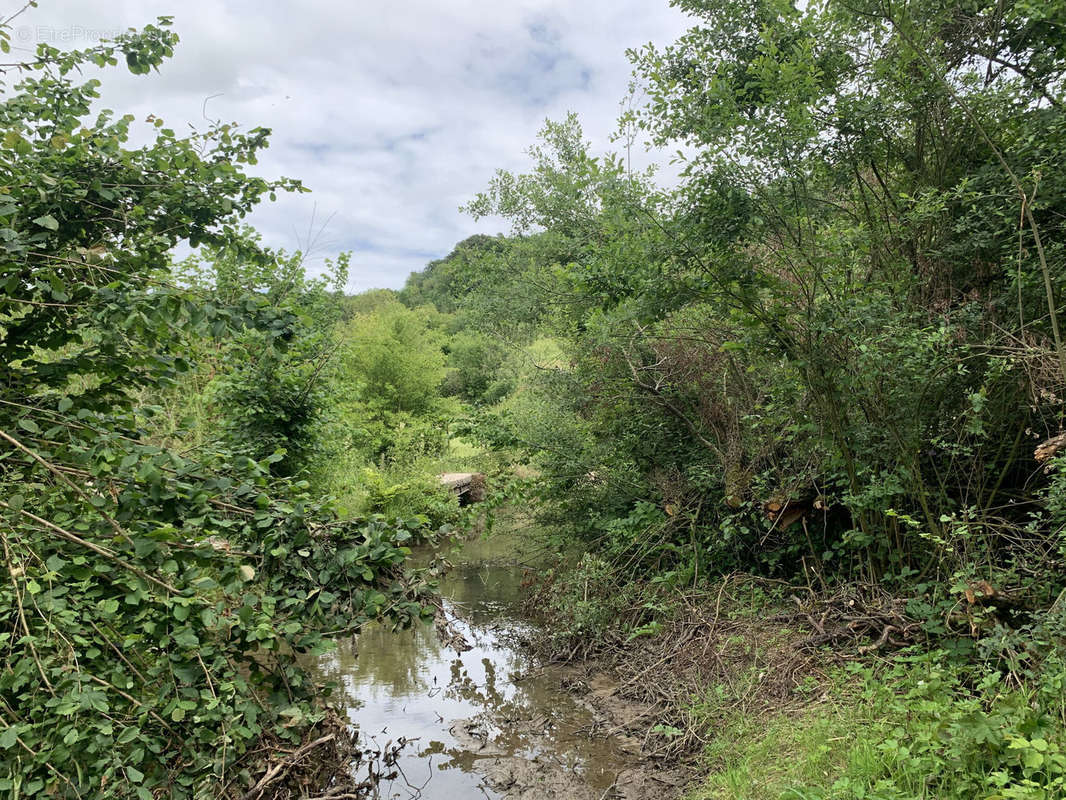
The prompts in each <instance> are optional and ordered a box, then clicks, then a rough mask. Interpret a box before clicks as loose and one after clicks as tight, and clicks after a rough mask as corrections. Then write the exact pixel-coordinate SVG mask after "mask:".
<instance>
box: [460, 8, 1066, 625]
mask: <svg viewBox="0 0 1066 800" xmlns="http://www.w3.org/2000/svg"><path fill="white" fill-rule="evenodd" d="M678 5H679V6H680V7H681V8H682V9H683V10H684V11H686V12H688V13H690V14H692V15H694V16H695V17H696V22H697V24H696V25H695V26H694V27H693V28H692V29H691V30H690V31H688V32H687V33H686V34H684V35H683V36H682V37H681V38H680V39H679V40H678V41H677V42H676V43H675V44H673V45H671V46H668V47H666V48H661V49H660V48H655V47H651V46H649V47H647V48H643V49H641V50H637V51H633V52H631V54H630V56H631V59H632V61H633V64H634V66H635V70H636V74H635V82H636V87H637V89H638V91H642V92H643V93H644V94H645V95H646V97H647V102H646V103H644V104H643V105H635V106H633V108H632V110H631V111H629V112H628V113H627V114H626V115H625V116H624V118H623V120H622V125H623V133H624V131H625V130H628V131H630V132H632V131H634V130H635V131H638V132H643V134H644V135H646V136H647V137H648V139H649V140H650V142H651V143H652V144H655V145H658V146H673V145H678V146H683V147H684V151H683V152H682V153H680V154H679V156H678V158H679V160H680V161H681V163H682V167H683V169H682V177H681V182H680V185H679V186H678V187H677V189H676V190H674V191H672V192H662V191H659V190H656V189H655V188H654V186H653V185H652V184H651V180H650V176H648V175H642V174H634V173H632V172H631V171H630V170H629V169H628V168H627V167H626V166H625V164H624V163H623V161H622V159H619V158H617V157H614V156H592V155H590V154H589V152H588V147H587V144H586V143H584V141H583V139H582V135H581V130H580V126H579V125H578V123H577V120H576V118H574V117H573V116H571V117H569V118H568V119H566V120H565V121H562V122H558V123H549V124H548V125H547V126H546V127H545V129H544V131H543V132H542V135H541V143H540V144H539V145H537V146H536V147H534V148H533V149H532V150H531V151H530V155H531V162H532V163H531V169H530V171H529V172H528V173H526V174H523V175H513V174H510V173H506V172H501V173H498V174H497V176H496V177H495V178H494V179H493V181H492V182H491V184H490V186H489V188H488V190H487V191H486V192H485V193H484V194H482V195H479V196H478V197H477V198H476V199H475V200H474V201H473V202H472V203H471V204H470V205H469V207H468V209H469V210H470V211H471V212H472V213H473V214H474V215H475V216H487V215H491V214H500V215H503V216H505V217H506V218H508V219H509V220H510V221H511V222H512V224H513V227H514V235H512V236H511V237H510V238H508V239H506V240H503V241H501V242H500V243H499V244H498V245H497V247H499V248H500V252H502V253H504V254H507V253H508V247H509V248H511V249H512V251H513V252H519V251H521V252H523V253H528V254H530V255H529V257H528V258H527V260H526V261H525V268H524V269H520V270H514V271H513V272H512V277H511V278H510V279H509V280H506V281H503V282H502V283H503V284H504V285H503V287H502V288H500V289H499V290H498V291H497V289H496V288H495V287H483V286H480V285H479V284H477V282H476V281H475V280H472V279H469V280H465V283H464V279H463V278H461V277H455V278H454V280H455V281H456V282H458V283H462V284H463V285H464V286H471V287H474V288H472V289H471V290H469V291H468V293H467V294H466V296H465V298H464V299H462V301H461V302H459V305H458V306H457V307H458V308H459V310H460V312H462V313H471V314H474V315H476V316H477V318H478V319H487V320H488V322H487V323H485V324H486V327H489V328H492V329H493V330H510V331H511V332H512V335H511V337H510V342H511V344H512V346H517V347H519V348H525V347H528V346H529V344H530V343H531V342H532V341H534V340H535V339H536V338H537V335H538V334H540V335H543V334H545V333H550V335H551V336H552V337H553V338H555V339H556V340H558V341H560V342H561V345H562V348H563V349H564V351H565V353H566V356H567V358H566V360H565V362H563V363H561V364H559V365H557V366H556V368H554V369H550V370H542V371H539V373H538V374H536V375H534V376H532V377H531V378H529V379H528V380H526V381H525V382H524V385H521V386H520V387H519V389H518V390H517V391H516V393H515V400H514V403H513V405H515V407H516V408H517V407H518V406H519V405H521V406H522V411H521V412H519V413H515V414H513V415H508V414H507V413H506V409H507V408H508V407H509V405H511V404H512V403H511V401H506V402H504V403H503V404H502V408H503V409H504V411H503V413H494V414H492V415H491V416H485V417H483V420H484V425H483V426H482V431H483V434H484V436H485V437H486V441H495V442H500V443H503V442H509V443H510V444H511V445H512V446H515V445H518V446H520V447H521V448H522V449H523V450H524V451H525V452H526V453H527V454H528V455H529V457H530V458H531V459H533V461H534V463H535V464H536V466H537V468H538V469H539V470H540V471H541V474H542V476H543V481H544V483H543V486H544V492H543V501H544V502H542V504H541V505H540V511H541V514H542V518H543V520H544V521H551V522H553V523H555V524H563V525H567V526H568V527H569V528H570V529H571V531H572V533H573V534H574V535H575V536H577V537H579V538H580V539H581V540H582V541H584V542H586V543H589V544H595V545H597V546H603V545H605V544H606V545H607V551H608V553H609V554H610V557H611V558H612V559H613V560H614V561H615V562H616V563H618V564H624V565H626V569H628V570H630V572H631V574H632V575H635V576H639V575H643V574H646V573H647V572H648V571H654V570H656V569H660V568H670V567H671V566H672V564H671V562H673V565H677V564H685V565H687V567H686V568H687V569H689V570H690V571H691V572H692V573H694V574H695V573H699V572H702V573H703V574H708V573H714V572H728V571H729V570H733V569H751V570H755V571H757V572H760V573H763V574H776V575H781V576H785V577H796V576H800V575H807V576H810V575H811V574H818V575H822V576H828V577H829V578H830V579H842V580H846V579H850V578H863V579H867V580H872V581H880V580H882V579H885V578H892V579H895V578H897V577H900V576H904V577H905V576H911V577H915V576H919V575H920V576H921V577H922V578H931V579H933V580H934V581H935V580H940V581H945V582H947V581H952V576H954V575H956V574H957V573H960V572H968V573H970V574H971V575H974V576H975V578H976V577H980V578H983V579H989V580H992V581H993V582H995V583H997V584H1012V585H1017V586H1019V588H1022V589H1023V591H1024V592H1026V593H1028V598H1027V600H1025V601H1024V602H1027V603H1030V604H1040V603H1046V602H1047V599H1048V598H1049V597H1053V596H1054V595H1055V593H1056V592H1057V591H1060V590H1061V588H1062V586H1063V584H1062V581H1061V570H1060V567H1061V554H1060V542H1061V537H1060V533H1059V527H1057V526H1056V525H1055V524H1054V523H1052V522H1051V521H1050V520H1048V519H1046V518H1045V516H1044V514H1043V512H1042V507H1043V506H1044V504H1045V503H1047V504H1049V505H1048V507H1051V506H1054V505H1056V504H1057V501H1056V500H1054V499H1053V497H1052V496H1050V495H1049V494H1047V493H1046V492H1045V490H1047V491H1050V492H1051V494H1052V495H1053V494H1054V492H1055V491H1056V490H1055V489H1053V488H1052V486H1051V484H1049V483H1048V478H1047V474H1048V473H1040V472H1038V471H1037V461H1036V458H1035V456H1034V455H1033V447H1034V446H1035V445H1037V444H1038V443H1039V442H1040V441H1041V440H1044V439H1048V438H1049V437H1052V436H1053V435H1055V434H1056V433H1057V432H1058V430H1059V419H1060V417H1061V413H1062V393H1061V391H1060V390H1061V384H1062V381H1063V379H1064V376H1063V373H1062V364H1061V360H1060V358H1059V356H1060V355H1061V354H1062V352H1063V349H1062V347H1061V343H1060V335H1059V333H1058V332H1057V324H1058V323H1057V316H1058V314H1057V311H1058V309H1057V300H1056V299H1055V293H1056V285H1057V283H1058V282H1059V281H1060V280H1061V278H1062V277H1063V275H1062V263H1063V262H1062V260H1061V258H1060V245H1059V244H1058V242H1059V240H1060V239H1062V238H1063V235H1064V234H1066V230H1063V228H1062V219H1064V218H1066V217H1063V216H1061V209H1060V206H1061V205H1062V203H1063V197H1064V195H1063V194H1062V193H1061V192H1060V190H1059V183H1058V181H1057V179H1055V178H1052V177H1050V176H1051V174H1052V172H1053V169H1052V168H1051V164H1052V163H1053V162H1054V161H1055V160H1056V159H1059V158H1061V153H1062V147H1063V143H1064V142H1066V139H1064V138H1063V137H1062V136H1061V132H1062V130H1063V128H1062V117H1061V106H1060V104H1059V102H1058V99H1057V94H1056V93H1057V91H1058V89H1059V87H1060V86H1061V78H1062V74H1063V69H1064V65H1063V63H1062V62H1061V59H1060V58H1059V57H1058V56H1053V55H1049V53H1050V52H1058V51H1049V50H1047V49H1045V50H1043V51H1041V54H1040V55H1037V54H1036V53H1035V51H1034V50H1027V49H1026V46H1025V45H1023V44H1022V42H1031V41H1037V40H1039V41H1041V42H1042V43H1044V45H1046V42H1047V40H1046V36H1047V35H1048V30H1049V29H1048V28H1047V27H1046V26H1047V25H1048V24H1050V23H1049V22H1048V20H1049V19H1050V17H1048V16H1046V15H1045V14H1044V12H1043V11H1037V10H1035V9H1033V8H1031V7H1030V6H1029V5H1026V4H1007V6H1003V5H1002V4H980V3H979V4H977V5H973V4H970V5H966V4H962V5H958V4H948V5H947V6H945V5H943V4H934V3H923V4H918V5H914V4H911V5H909V6H908V7H907V8H906V9H901V8H894V7H887V6H881V5H876V4H875V5H870V6H868V7H867V6H864V7H862V8H858V9H857V8H852V7H845V6H840V5H838V4H836V3H832V2H830V3H824V4H812V5H810V6H806V7H803V8H798V7H795V6H792V5H790V4H788V3H779V2H775V0H766V1H765V2H764V0H752V1H751V2H749V1H748V0H743V1H742V2H735V3H725V4H721V3H715V4H707V3H704V2H701V1H700V0H691V2H689V1H688V0H684V1H683V2H679V3H678ZM1052 16H1053V15H1052ZM1012 37H1019V38H1017V39H1014V38H1012ZM1008 52H1009V55H1008ZM988 53H996V55H995V59H998V60H995V61H993V62H992V63H991V64H990V63H989V62H988V61H987V60H985V59H987V58H989V56H987V54H988ZM1019 220H1021V224H1019ZM475 255H476V253H474V252H470V253H467V254H466V256H465V257H464V259H463V260H462V262H456V263H455V264H453V265H450V266H451V268H452V269H453V271H454V270H462V275H465V276H471V278H472V277H473V276H476V274H477V271H478V269H479V268H480V267H481V266H482V264H488V263H495V262H496V261H497V260H498V258H499V256H498V255H496V254H494V255H493V256H492V258H481V259H476V258H475ZM505 257H510V256H505ZM453 274H454V273H453ZM523 292H524V293H525V294H526V295H532V296H537V297H540V298H542V300H543V303H542V309H543V310H542V313H541V314H540V316H539V317H537V318H536V319H535V321H534V330H533V331H529V330H526V331H522V330H519V329H515V328H514V327H513V326H511V327H510V328H508V327H507V326H508V322H507V316H506V312H505V311H504V310H503V309H502V308H500V307H497V306H495V305H494V303H493V299H492V298H493V297H498V296H506V297H510V296H515V295H521V294H522V293H523ZM1034 475H1035V476H1036V479H1035V482H1034ZM642 504H652V505H654V506H656V507H658V509H660V512H661V516H662V519H661V524H659V525H658V526H657V527H655V529H654V530H652V529H651V528H648V527H647V526H644V527H641V526H639V525H629V524H628V523H627V522H626V520H629V519H631V518H633V516H634V515H637V516H639V515H640V513H641V511H640V509H641V508H643V505H642ZM590 509H591V513H590ZM1037 520H1039V521H1037ZM627 526H628V527H627ZM626 531H628V532H626ZM649 537H650V538H649ZM627 540H628V546H626V543H627ZM1033 570H1035V571H1037V572H1038V573H1039V574H1040V575H1041V576H1043V577H1042V579H1040V580H1037V581H1032V582H1028V581H1025V580H1024V579H1023V576H1024V575H1027V574H1031V573H1032V571H1033ZM952 582H953V581H952Z"/></svg>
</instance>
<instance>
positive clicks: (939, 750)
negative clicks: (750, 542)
mask: <svg viewBox="0 0 1066 800" xmlns="http://www.w3.org/2000/svg"><path fill="white" fill-rule="evenodd" d="M945 657H946V654H945V653H936V652H933V653H925V654H921V655H918V656H910V657H904V658H901V659H899V660H897V661H895V662H893V663H891V664H890V665H888V666H887V667H884V668H874V667H855V668H853V669H851V670H850V671H849V673H850V674H849V673H843V672H842V673H838V674H837V675H835V676H834V679H833V683H832V685H831V689H830V692H828V693H827V694H828V695H830V696H829V697H827V698H826V699H824V700H823V701H822V703H821V704H819V705H816V706H814V707H811V708H809V709H808V710H805V711H802V712H800V713H799V714H797V715H791V716H790V715H781V716H779V717H776V718H774V719H772V720H771V721H770V722H769V723H767V722H766V721H754V720H750V719H744V718H743V717H742V716H739V715H737V716H734V717H732V718H728V719H727V720H726V721H725V723H724V725H723V729H722V730H721V731H720V735H719V736H718V737H716V740H715V743H714V744H713V745H711V747H710V748H709V749H708V752H707V754H706V757H707V760H708V763H709V765H711V767H712V771H711V773H710V775H709V776H708V777H707V779H706V781H705V782H704V783H703V785H702V786H701V787H700V788H699V789H697V790H695V791H693V792H692V793H691V795H690V796H691V798H692V800H697V799H698V800H704V799H705V800H711V798H746V799H747V800H758V799H759V798H766V799H767V800H771V798H772V799H773V800H779V799H781V800H783V799H784V798H788V800H845V798H866V799H868V800H909V799H910V798H915V797H937V798H944V799H945V800H954V799H955V798H958V799H959V800H962V798H972V797H982V798H989V800H992V799H993V798H994V799H995V800H1007V798H1014V799H1015V800H1022V799H1023V798H1024V800H1037V799H1038V798H1054V797H1061V796H1063V793H1064V791H1066V754H1064V753H1063V751H1062V746H1061V742H1062V737H1063V733H1064V729H1066V719H1064V718H1063V717H1062V715H1061V702H1060V701H1061V688H1060V687H1059V684H1060V683H1061V667H1060V665H1051V664H1049V665H1048V667H1049V668H1052V669H1051V671H1050V672H1049V673H1048V674H1047V676H1046V678H1038V679H1037V680H1036V682H1035V683H1034V684H1032V685H1031V686H1029V687H1027V688H1021V689H1019V688H1007V687H1004V686H1003V683H1002V681H1003V675H1002V674H1000V673H998V672H994V671H981V670H977V671H976V673H975V672H974V671H973V670H972V668H969V669H968V668H965V667H960V666H950V665H948V664H945ZM713 707H714V701H713V699H709V700H708V702H707V704H706V706H705V708H707V709H712V708H713ZM1049 712H1050V713H1049ZM704 713H706V712H704ZM717 724H719V725H722V723H721V722H719V723H717Z"/></svg>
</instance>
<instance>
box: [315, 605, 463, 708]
mask: <svg viewBox="0 0 1066 800" xmlns="http://www.w3.org/2000/svg"><path fill="white" fill-rule="evenodd" d="M441 656H442V654H441V645H440V643H439V642H438V641H437V638H436V636H435V635H434V633H433V629H432V628H431V627H429V626H427V625H423V624H421V623H418V624H416V626H415V627H414V628H410V629H407V630H400V631H395V632H394V631H392V630H391V629H390V628H387V627H385V626H383V625H368V626H366V627H365V628H364V629H363V631H362V633H360V634H359V636H358V637H356V638H355V639H353V640H350V641H345V642H339V643H338V645H337V649H336V650H334V651H333V652H332V653H328V654H326V655H325V656H323V657H322V658H320V659H319V661H318V664H317V670H316V671H317V672H318V674H319V676H321V677H323V678H325V679H328V680H331V681H335V682H337V683H339V684H340V685H341V687H342V691H343V692H344V693H345V694H346V695H347V696H348V699H349V701H350V702H352V703H353V704H354V705H361V704H362V702H363V701H364V700H365V699H366V698H365V697H363V696H362V695H363V694H364V693H365V691H364V687H373V691H374V692H381V691H386V692H388V693H389V694H392V695H397V696H399V695H411V694H416V693H418V692H423V691H427V690H428V689H429V688H430V687H429V683H428V682H427V676H425V675H422V674H420V673H421V672H422V670H423V669H424V668H425V667H426V665H427V664H433V663H434V662H439V661H440V660H441ZM431 677H432V676H431ZM437 677H443V676H437ZM353 681H354V683H355V686H354V687H353V686H352V685H351V682H353Z"/></svg>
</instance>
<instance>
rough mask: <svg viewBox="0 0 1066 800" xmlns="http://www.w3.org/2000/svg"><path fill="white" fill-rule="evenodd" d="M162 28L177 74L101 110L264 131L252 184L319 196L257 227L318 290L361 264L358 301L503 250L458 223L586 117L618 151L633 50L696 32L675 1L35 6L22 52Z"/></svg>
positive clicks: (480, 227) (130, 90)
mask: <svg viewBox="0 0 1066 800" xmlns="http://www.w3.org/2000/svg"><path fill="white" fill-rule="evenodd" d="M23 2H24V0H14V1H13V0H0V10H3V11H5V12H6V13H5V16H6V15H7V14H10V13H12V12H13V11H15V10H17V9H18V8H19V7H21V6H22V4H23ZM162 15H168V16H172V17H173V18H174V30H175V31H176V32H177V33H178V34H179V36H180V37H181V40H182V41H181V44H180V45H179V46H178V49H177V51H176V52H175V55H174V57H173V59H171V60H169V61H168V62H166V63H165V64H164V65H163V66H162V67H161V71H160V73H159V74H152V75H151V76H145V77H137V76H131V75H128V74H126V73H125V72H124V70H123V71H120V70H117V69H114V70H110V71H108V72H107V73H106V74H105V75H103V76H101V77H102V78H103V79H104V81H105V83H104V87H103V90H102V92H103V98H102V104H103V105H104V106H105V107H108V108H112V109H114V110H115V111H116V112H118V113H132V114H134V115H135V116H136V117H137V118H138V119H139V120H143V119H144V118H145V117H147V116H148V115H149V114H155V115H156V116H159V117H162V118H163V119H164V120H165V121H166V123H167V125H168V127H171V128H174V129H175V130H181V129H187V126H188V125H189V124H192V125H194V126H196V127H199V128H204V127H206V126H207V124H208V123H207V122H206V121H205V115H206V117H208V118H211V119H221V120H222V121H226V122H230V121H236V122H238V123H240V124H241V126H242V127H245V128H251V127H255V126H257V125H262V126H266V127H269V128H271V129H272V130H273V136H272V139H271V146H270V149H269V150H268V151H267V152H265V153H264V154H263V155H262V156H261V158H260V160H259V164H258V166H257V167H255V168H254V169H255V170H256V174H259V175H262V176H263V177H268V178H269V177H276V176H281V175H285V176H288V177H293V178H299V179H301V180H302V181H303V182H304V183H305V184H306V185H307V186H308V187H309V188H310V189H311V190H312V191H311V193H309V194H303V195H289V196H280V197H279V198H278V201H277V202H276V203H267V204H265V205H263V206H262V207H260V208H259V209H258V210H257V211H256V212H255V213H254V215H253V216H252V217H251V218H250V219H249V222H250V223H251V224H253V225H254V226H255V227H256V228H257V229H258V230H259V231H260V232H261V233H262V235H263V237H264V240H265V241H266V243H267V244H268V245H271V246H274V247H282V248H285V249H287V250H290V251H291V250H294V249H297V248H299V249H303V250H305V251H308V260H307V264H308V268H309V270H310V271H312V272H313V271H315V270H316V269H317V268H321V264H322V260H323V259H325V258H328V257H331V256H335V255H336V254H337V253H339V252H344V251H351V252H352V271H351V277H350V280H349V286H348V288H349V289H350V290H351V291H362V290H364V289H368V288H376V287H388V288H399V287H400V286H402V285H403V282H404V280H405V279H406V277H407V275H408V274H409V273H411V272H413V271H417V270H420V269H422V268H423V267H424V266H425V265H426V264H427V263H428V262H429V261H431V260H433V259H436V258H440V257H442V256H444V255H447V253H448V252H450V251H451V249H452V246H453V245H454V244H456V243H457V242H459V241H461V240H462V239H464V238H466V237H467V236H470V235H471V234H474V233H488V234H495V233H506V232H507V223H506V222H505V221H502V220H499V219H486V220H481V221H479V222H476V221H474V220H473V219H471V218H470V217H468V216H466V215H464V214H462V213H461V212H460V211H459V206H460V205H462V204H463V203H466V202H468V201H469V200H470V199H472V198H473V197H474V195H475V194H477V192H479V191H482V190H484V189H485V188H486V187H487V185H488V182H489V180H490V179H491V177H492V175H493V173H494V172H495V170H496V169H498V168H502V169H508V170H511V171H522V170H524V169H525V168H526V167H528V165H529V161H528V158H527V157H526V156H525V155H524V151H525V150H526V149H527V148H528V147H529V146H530V145H531V144H532V143H533V142H534V140H535V137H536V134H537V131H538V130H539V129H540V128H541V127H542V125H543V123H544V120H545V119H547V118H551V119H561V118H562V117H563V116H564V115H565V114H566V113H567V112H568V111H575V112H577V113H578V115H579V117H580V119H581V122H582V125H583V126H584V130H585V135H586V138H587V139H589V140H590V141H591V142H592V145H593V150H594V151H595V152H603V151H608V150H617V149H618V146H617V145H612V144H611V143H610V141H609V137H610V134H611V133H612V132H613V131H614V130H615V119H616V118H617V115H618V111H619V102H620V101H621V100H622V98H623V97H624V96H625V94H626V89H627V85H628V83H629V80H630V66H629V63H628V61H627V59H626V56H625V51H626V48H628V47H636V46H640V45H642V44H645V43H647V42H655V43H657V44H667V43H669V42H671V41H673V40H674V39H676V38H677V37H678V36H679V35H680V34H681V33H682V32H683V31H684V30H685V28H686V27H687V23H688V20H686V18H685V17H684V16H683V15H682V14H681V12H679V11H677V10H676V9H673V8H671V7H670V6H669V5H668V0H495V2H493V1H492V0H391V2H386V1H385V0H360V1H358V2H348V3H345V2H341V1H340V0H302V1H301V2H295V1H293V0H40V3H39V7H38V8H37V9H31V10H29V11H27V12H26V13H25V14H23V15H21V16H20V17H18V19H17V20H16V21H15V22H14V23H13V27H14V30H13V37H12V40H13V41H12V44H13V45H15V46H17V47H19V48H24V49H25V50H26V52H30V51H32V49H33V47H34V46H35V44H36V43H37V42H39V41H48V42H50V43H52V44H55V45H56V46H60V47H83V46H91V45H92V44H95V43H96V41H97V40H99V39H100V38H101V37H106V36H108V35H113V33H114V32H115V31H120V30H123V29H125V28H128V27H131V26H134V27H136V26H141V25H144V24H145V23H149V22H152V21H154V20H155V18H156V17H158V16H162ZM657 160H665V159H663V158H662V157H660V156H659V155H657V154H654V153H648V154H645V153H641V154H640V155H638V156H635V157H634V164H635V165H637V163H639V162H641V161H642V162H644V163H647V162H649V161H657Z"/></svg>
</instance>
